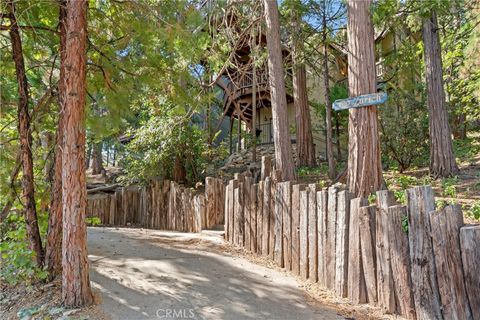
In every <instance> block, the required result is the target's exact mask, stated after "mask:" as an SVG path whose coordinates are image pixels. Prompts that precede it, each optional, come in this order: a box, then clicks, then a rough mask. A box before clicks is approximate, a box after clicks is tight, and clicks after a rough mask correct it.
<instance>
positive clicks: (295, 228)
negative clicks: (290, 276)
mask: <svg viewBox="0 0 480 320" xmlns="http://www.w3.org/2000/svg"><path fill="white" fill-rule="evenodd" d="M305 187H306V185H304V184H295V185H293V186H292V228H291V229H292V272H293V273H294V274H296V275H299V274H300V192H301V191H303V190H305Z"/></svg>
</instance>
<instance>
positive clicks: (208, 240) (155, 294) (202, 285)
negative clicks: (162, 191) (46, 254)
mask: <svg viewBox="0 0 480 320" xmlns="http://www.w3.org/2000/svg"><path fill="white" fill-rule="evenodd" d="M88 245H89V259H90V269H91V270H90V279H91V280H92V285H93V288H94V289H96V290H98V291H100V292H101V296H102V297H101V299H102V304H101V305H100V306H99V307H100V308H101V309H102V310H103V311H104V312H105V314H107V315H109V316H110V317H111V318H112V319H114V320H122V319H125V320H137V319H138V320H140V319H142V320H143V319H208V320H210V319H285V320H287V319H288V320H293V319H320V320H323V319H325V320H332V319H333V320H334V319H343V317H341V316H339V315H337V314H336V313H335V311H334V310H332V309H329V308H327V307H324V306H320V305H318V303H315V302H311V301H308V298H307V297H306V296H305V293H304V291H303V290H302V289H301V288H299V287H298V286H299V285H298V283H297V281H296V280H295V279H293V278H291V277H288V276H286V275H285V274H282V273H281V272H278V271H275V270H271V269H268V268H265V267H262V266H258V265H256V264H253V263H251V262H249V261H248V260H246V259H244V258H239V257H235V256H231V255H229V254H225V253H222V247H223V246H225V244H224V242H223V240H222V239H221V237H220V236H219V234H218V233H215V232H209V233H208V232H207V233H202V234H185V233H174V232H165V231H156V230H145V229H118V228H89V229H88Z"/></svg>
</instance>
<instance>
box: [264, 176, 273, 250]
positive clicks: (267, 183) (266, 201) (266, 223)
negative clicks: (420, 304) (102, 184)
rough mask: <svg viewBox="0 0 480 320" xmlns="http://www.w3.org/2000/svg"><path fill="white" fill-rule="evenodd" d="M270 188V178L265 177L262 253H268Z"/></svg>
mask: <svg viewBox="0 0 480 320" xmlns="http://www.w3.org/2000/svg"><path fill="white" fill-rule="evenodd" d="M271 188H272V179H271V178H270V177H266V178H265V186H264V189H263V221H262V224H263V234H262V253H263V254H264V255H269V254H270V213H271V212H270V202H271V201H270V197H271V195H272V194H271V192H270V189H271Z"/></svg>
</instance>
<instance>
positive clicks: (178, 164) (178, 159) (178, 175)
mask: <svg viewBox="0 0 480 320" xmlns="http://www.w3.org/2000/svg"><path fill="white" fill-rule="evenodd" d="M186 179H187V170H186V169H185V156H184V155H183V153H180V152H179V153H178V154H177V155H176V156H175V163H174V168H173V180H174V181H176V182H178V183H185V181H186Z"/></svg>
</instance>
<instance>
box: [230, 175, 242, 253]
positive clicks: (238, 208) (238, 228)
mask: <svg viewBox="0 0 480 320" xmlns="http://www.w3.org/2000/svg"><path fill="white" fill-rule="evenodd" d="M243 184H244V182H239V183H238V188H236V189H235V191H234V194H235V210H234V212H235V230H234V232H233V233H234V235H235V242H234V243H235V244H236V245H237V246H243V245H244V210H243V208H244V206H243V205H244V202H243V199H244V198H243V190H244V187H243Z"/></svg>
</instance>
